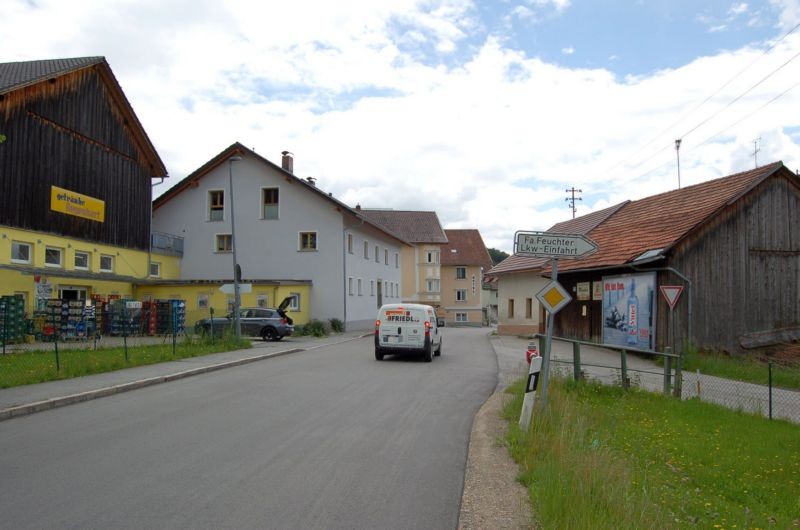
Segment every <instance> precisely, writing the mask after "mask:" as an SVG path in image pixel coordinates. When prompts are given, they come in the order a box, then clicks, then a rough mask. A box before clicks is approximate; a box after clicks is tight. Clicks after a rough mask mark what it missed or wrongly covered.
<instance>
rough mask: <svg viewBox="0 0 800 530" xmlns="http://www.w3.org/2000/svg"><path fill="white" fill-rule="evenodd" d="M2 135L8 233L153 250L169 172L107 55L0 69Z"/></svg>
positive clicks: (0, 174)
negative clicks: (160, 185) (155, 204)
mask: <svg viewBox="0 0 800 530" xmlns="http://www.w3.org/2000/svg"><path fill="white" fill-rule="evenodd" d="M0 134H1V135H2V137H3V138H4V141H3V143H2V144H0V189H2V190H3V192H2V194H0V225H4V226H10V227H16V228H21V229H25V230H33V231H42V232H49V233H54V234H58V235H61V236H68V237H75V238H80V239H83V240H88V241H93V242H97V243H105V244H108V245H113V246H119V247H125V248H131V249H139V250H148V248H149V241H150V201H151V184H152V179H154V178H163V177H166V176H167V171H166V168H165V167H164V164H163V162H162V161H161V159H160V158H159V156H158V154H157V153H156V150H155V148H154V147H153V145H152V143H151V142H150V140H149V139H148V137H147V135H146V134H145V132H144V129H143V128H142V125H141V124H140V123H139V120H138V119H137V117H136V115H135V114H134V112H133V109H132V108H131V105H130V103H129V102H128V100H127V98H126V97H125V95H124V94H123V92H122V89H121V88H120V86H119V84H118V83H117V80H116V79H115V77H114V74H113V73H112V71H111V68H110V67H109V65H108V63H107V62H106V60H105V59H104V58H103V57H85V58H76V59H56V60H44V61H27V62H18V63H4V64H0ZM54 186H55V187H56V188H58V189H59V190H64V191H61V192H59V191H58V190H55V191H54V190H53V187H54ZM58 193H61V197H62V199H63V198H66V199H67V200H68V201H69V205H70V206H75V205H77V207H78V208H75V209H70V210H69V211H67V212H64V211H59V209H58V208H55V209H54V208H53V202H54V200H57V199H54V194H56V195H57V194H58ZM69 194H71V195H69ZM65 195H69V196H68V197H65ZM86 197H88V198H89V199H94V201H91V200H89V199H86ZM81 201H83V203H84V204H80V203H81ZM97 201H102V204H101V202H97ZM62 202H63V200H62ZM101 206H102V208H101ZM101 209H102V210H103V211H102V219H100V217H99V216H100V215H101V214H100V213H99V210H101ZM65 213H66V214H65ZM81 214H83V215H81Z"/></svg>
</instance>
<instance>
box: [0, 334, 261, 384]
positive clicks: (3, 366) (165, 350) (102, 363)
mask: <svg viewBox="0 0 800 530" xmlns="http://www.w3.org/2000/svg"><path fill="white" fill-rule="evenodd" d="M250 347H251V343H250V341H249V340H241V341H239V342H237V341H236V339H235V338H233V337H227V336H226V337H224V338H223V339H219V338H217V339H216V340H214V341H211V340H207V339H193V338H191V337H185V338H184V339H182V340H180V341H178V342H177V343H176V345H175V353H174V355H173V351H172V350H173V348H172V343H171V342H170V343H168V344H156V345H148V346H135V347H134V346H129V347H128V353H127V360H126V355H125V349H124V348H123V347H122V346H120V347H114V348H98V349H97V350H92V349H86V350H73V349H62V350H59V352H58V358H56V354H55V352H54V350H48V351H32V352H19V353H10V354H6V355H0V388H9V387H14V386H21V385H30V384H34V383H43V382H45V381H53V380H56V379H69V378H72V377H80V376H83V375H89V374H97V373H102V372H111V371H114V370H120V369H123V368H131V367H134V366H142V365H145V364H155V363H161V362H166V361H173V360H177V359H185V358H187V357H198V356H200V355H208V354H211V353H218V352H223V351H231V350H241V349H245V348H250Z"/></svg>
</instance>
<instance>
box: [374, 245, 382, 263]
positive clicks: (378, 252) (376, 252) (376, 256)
mask: <svg viewBox="0 0 800 530" xmlns="http://www.w3.org/2000/svg"><path fill="white" fill-rule="evenodd" d="M380 262H381V256H380V250H378V245H375V263H380Z"/></svg>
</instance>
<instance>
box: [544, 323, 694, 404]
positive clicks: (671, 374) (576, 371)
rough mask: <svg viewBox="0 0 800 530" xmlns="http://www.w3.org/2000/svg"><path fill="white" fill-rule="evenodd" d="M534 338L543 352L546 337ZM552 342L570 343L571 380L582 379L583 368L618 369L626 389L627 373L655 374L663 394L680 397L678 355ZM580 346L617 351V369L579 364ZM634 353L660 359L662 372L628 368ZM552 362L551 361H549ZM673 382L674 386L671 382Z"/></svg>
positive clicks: (609, 346) (591, 343)
mask: <svg viewBox="0 0 800 530" xmlns="http://www.w3.org/2000/svg"><path fill="white" fill-rule="evenodd" d="M533 337H534V338H538V339H539V351H540V352H544V347H545V340H546V336H545V335H544V334H542V333H536V334H534V335H533ZM553 340H554V341H556V340H557V341H562V342H569V343H572V366H573V378H574V379H575V380H576V381H578V380H579V379H581V378H583V377H584V374H583V367H598V368H614V369H616V368H619V370H620V375H621V378H622V386H623V387H625V388H628V387H629V386H630V377H629V375H628V373H629V372H639V373H649V374H656V375H661V376H663V392H664V394H667V395H669V394H670V391H672V393H673V395H674V396H675V397H681V391H682V389H681V384H682V383H681V379H682V378H681V377H675V374H680V373H681V362H682V356H681V355H680V354H676V353H672V352H660V351H656V350H644V349H640V348H623V347H620V346H616V345H612V344H598V343H596V342H589V341H582V340H576V339H568V338H564V337H553ZM581 346H590V347H594V348H604V349H607V350H615V351H619V355H620V357H619V367H617V366H608V365H597V364H590V363H583V364H582V363H581ZM629 353H634V354H638V355H644V356H651V357H660V358H662V359H663V362H664V370H663V372H654V371H652V370H638V369H633V368H628V354H629ZM673 360H674V363H675V369H674V370H673V368H672V365H673ZM551 361H552V359H551ZM673 381H674V385H673V383H672V382H673Z"/></svg>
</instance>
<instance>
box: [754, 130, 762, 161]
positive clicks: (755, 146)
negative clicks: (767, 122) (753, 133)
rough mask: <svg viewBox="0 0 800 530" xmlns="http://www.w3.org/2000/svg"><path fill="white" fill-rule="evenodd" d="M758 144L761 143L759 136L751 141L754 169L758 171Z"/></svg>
mask: <svg viewBox="0 0 800 530" xmlns="http://www.w3.org/2000/svg"><path fill="white" fill-rule="evenodd" d="M760 143H761V137H760V136H759V137H758V138H756V139H755V140H753V158H754V159H755V163H756V169H758V152H759V151H761V148H760V147H758V146H759V144H760Z"/></svg>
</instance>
